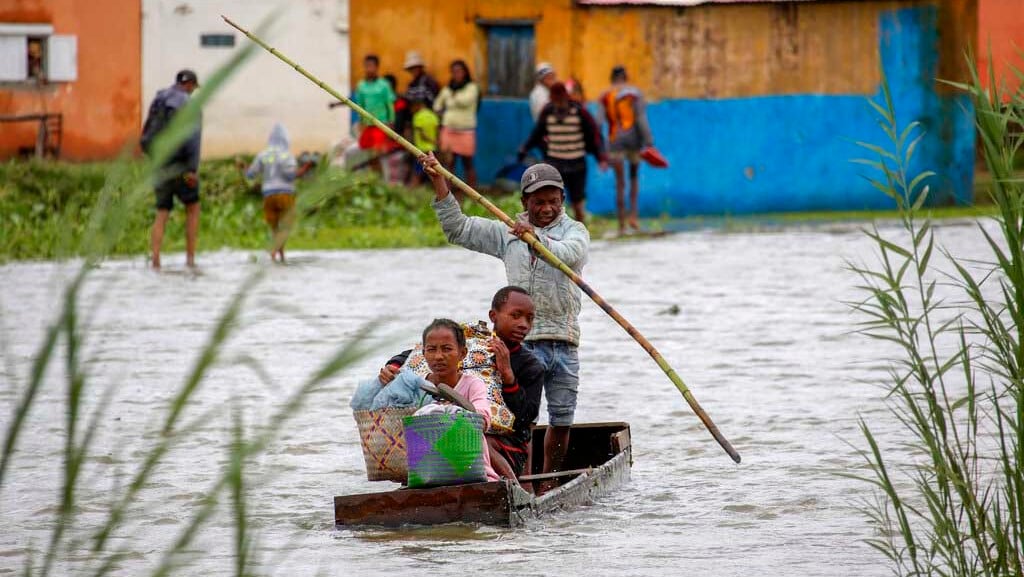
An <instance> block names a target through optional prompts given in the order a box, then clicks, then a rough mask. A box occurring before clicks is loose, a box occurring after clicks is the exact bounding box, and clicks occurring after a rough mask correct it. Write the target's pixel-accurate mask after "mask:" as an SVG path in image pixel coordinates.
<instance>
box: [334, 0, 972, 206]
mask: <svg viewBox="0 0 1024 577" xmlns="http://www.w3.org/2000/svg"><path fill="white" fill-rule="evenodd" d="M442 5H443V7H444V9H441V8H442ZM351 13H352V21H353V35H352V64H353V66H358V65H359V59H360V58H361V57H362V55H363V54H365V53H367V52H375V53H377V54H379V55H381V57H382V66H383V69H384V71H385V72H388V71H390V72H393V73H395V74H396V75H398V76H399V77H400V78H401V77H402V76H404V75H403V74H402V72H401V62H402V57H403V55H404V53H405V51H406V50H410V49H416V50H419V51H421V53H423V54H424V56H425V58H427V60H428V62H429V63H431V64H432V65H433V66H432V67H433V69H434V70H435V71H440V74H438V76H439V79H441V80H442V81H443V80H444V79H443V78H440V77H443V76H446V75H445V74H444V69H445V66H446V64H447V62H448V61H449V60H451V59H452V58H456V57H461V58H466V59H467V60H468V61H469V62H470V64H471V66H472V67H473V68H474V72H475V73H476V75H477V76H478V77H479V78H480V79H481V80H482V81H483V83H484V85H486V77H485V68H486V66H485V65H486V62H484V61H483V58H484V55H485V54H486V46H485V42H486V37H485V34H484V31H483V27H482V26H480V25H479V21H480V20H481V19H483V20H485V21H491V20H500V19H515V20H533V21H535V30H536V39H537V54H536V60H537V61H541V60H547V61H550V62H552V63H553V64H554V65H555V67H556V68H557V69H558V71H559V73H560V75H561V76H563V77H566V76H569V75H573V76H575V77H577V78H579V79H580V80H581V81H582V83H583V85H584V86H585V88H586V93H587V96H588V97H589V98H591V99H594V98H596V97H597V96H598V95H599V93H600V92H601V91H602V90H603V89H604V88H605V87H606V86H607V83H608V74H609V70H610V69H611V67H612V66H614V65H615V64H620V63H621V64H625V65H626V66H627V67H628V68H629V70H630V73H631V77H632V81H633V82H634V83H636V84H637V85H638V86H640V87H641V88H642V89H643V90H645V91H646V93H647V95H648V97H649V99H650V100H651V104H650V107H649V114H650V118H651V123H652V125H653V127H654V136H655V142H656V144H657V145H658V148H659V149H660V150H661V151H662V153H663V154H664V155H665V156H666V157H667V158H668V160H669V161H670V163H671V168H670V169H668V170H663V171H657V170H653V169H649V168H644V169H643V171H642V190H643V193H642V195H641V201H642V208H643V210H644V212H645V213H646V214H657V213H662V212H667V213H671V214H674V215H683V214H692V213H742V212H755V211H756V212H761V211H778V210H810V209H855V208H877V207H883V206H891V202H890V201H889V200H888V199H887V198H885V197H884V196H883V195H882V194H881V193H879V192H877V191H875V190H874V189H873V188H871V187H870V185H868V184H867V183H865V182H864V181H863V179H862V178H860V174H861V173H862V172H863V170H862V167H860V166H858V165H854V164H851V163H850V162H849V160H850V159H853V158H857V157H862V156H864V154H865V153H864V152H863V151H862V149H860V148H859V147H857V146H856V145H854V144H853V141H855V140H864V141H867V142H872V143H876V144H879V145H885V144H886V143H884V142H883V138H884V135H883V133H882V132H881V130H880V129H879V128H878V127H877V123H876V119H875V117H874V116H873V115H872V112H871V108H870V107H869V105H868V103H867V99H868V98H871V97H875V98H877V97H878V95H879V94H880V85H881V70H882V69H883V68H884V70H885V71H886V74H887V75H888V78H889V82H890V84H891V85H892V88H893V94H894V98H895V105H896V108H897V111H898V113H899V116H900V120H901V122H904V123H907V122H910V121H914V120H916V121H919V122H921V123H922V125H923V127H924V129H925V130H926V131H927V135H926V137H925V139H924V141H923V142H922V144H921V145H920V147H919V149H918V154H917V163H918V166H920V167H925V168H928V169H931V170H935V171H936V172H938V173H940V176H939V177H936V178H934V179H933V180H932V182H930V185H931V187H932V190H933V201H934V202H936V203H949V202H961V203H962V202H969V201H970V197H971V182H972V180H973V168H972V167H973V162H972V161H973V146H974V137H973V131H972V118H971V117H972V113H971V112H970V111H969V109H968V110H967V111H965V110H964V106H967V105H968V103H967V101H966V99H964V98H963V97H962V96H960V95H958V94H955V92H954V91H953V90H952V89H949V88H947V87H945V86H944V85H941V84H937V83H936V81H935V79H936V78H946V79H954V80H962V79H964V78H966V75H967V73H966V66H965V64H964V61H963V56H962V55H963V50H964V48H965V47H967V46H970V45H972V44H973V42H974V35H975V33H976V27H977V0H904V1H897V0H861V1H857V2H799V3H791V2H771V3H765V2H762V3H751V4H740V5H714V4H712V5H703V6H699V7H692V8H685V9H684V8H672V7H664V6H645V7H641V6H622V7H604V6H602V7H596V6H594V7H580V6H577V5H576V4H575V3H574V2H572V1H571V0H561V1H559V2H538V1H532V0H505V1H503V2H501V3H496V2H484V1H474V0H463V1H449V2H438V1H434V2H430V1H427V2H414V1H412V0H394V1H392V2H388V3H387V4H384V5H381V4H378V3H375V2H369V1H368V0H353V1H352V3H351ZM410 22H416V23H417V33H416V34H415V35H412V36H397V35H388V34H381V33H379V31H380V30H388V29H394V28H398V27H402V26H408V25H409V23H410ZM426 39H430V42H429V43H428V42H427V41H426ZM354 69H356V68H354ZM403 80H404V78H403ZM529 128H530V120H529V116H528V114H527V109H526V106H525V102H524V101H518V100H510V99H485V101H484V105H483V107H482V109H481V117H480V124H479V129H478V135H477V136H478V146H479V156H478V165H479V167H480V175H481V179H482V181H484V182H486V181H488V180H489V179H490V178H492V177H493V175H494V173H495V172H496V171H497V169H498V168H499V167H500V166H502V164H504V163H505V162H508V161H509V160H510V159H511V158H512V156H513V155H514V152H515V150H516V148H517V147H518V145H519V143H520V142H521V141H522V139H523V138H525V135H526V133H527V131H528V130H529ZM592 168H593V167H592ZM613 190H614V188H613V185H612V180H611V177H610V175H599V174H597V171H596V170H592V171H591V177H590V179H589V185H588V192H589V196H590V202H589V207H590V208H591V209H592V210H594V211H596V212H611V211H613V210H614V201H613V196H614V195H613Z"/></svg>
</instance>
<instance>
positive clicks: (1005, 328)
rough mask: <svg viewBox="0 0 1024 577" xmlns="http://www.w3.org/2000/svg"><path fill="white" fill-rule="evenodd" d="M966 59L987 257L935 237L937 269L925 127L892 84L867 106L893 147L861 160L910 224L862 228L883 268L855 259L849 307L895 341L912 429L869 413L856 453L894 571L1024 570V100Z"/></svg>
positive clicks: (901, 393) (901, 400)
mask: <svg viewBox="0 0 1024 577" xmlns="http://www.w3.org/2000/svg"><path fill="white" fill-rule="evenodd" d="M970 66H971V74H972V81H971V82H970V83H948V84H951V85H953V86H956V87H958V88H960V89H962V90H965V91H967V92H968V93H969V94H970V95H971V98H972V100H973V103H974V107H975V110H976V111H977V126H978V133H979V140H980V142H981V143H982V145H983V150H984V152H985V156H986V163H987V164H988V165H989V167H990V170H992V172H993V176H994V178H993V187H992V197H993V201H994V202H995V204H996V205H997V206H998V207H999V213H998V215H997V217H996V218H995V224H996V225H997V226H996V227H986V226H979V233H980V234H981V235H983V237H984V239H985V241H986V244H987V247H988V249H989V250H988V254H987V255H986V257H983V260H984V261H988V263H989V264H985V263H983V262H979V261H977V260H975V261H970V262H967V261H962V260H958V259H957V258H956V257H955V255H953V254H952V253H951V252H950V251H948V250H946V249H944V248H942V247H940V248H939V253H940V254H941V255H942V256H943V260H945V261H946V262H948V263H949V264H950V265H951V267H952V269H953V270H952V271H950V272H941V271H936V270H933V267H934V259H933V256H934V255H935V252H936V251H935V247H936V244H937V243H936V240H935V237H934V230H933V227H932V225H931V222H930V221H929V220H928V218H927V216H922V215H921V214H920V212H919V211H920V210H921V208H922V207H923V206H924V205H925V203H926V202H927V197H928V186H927V185H926V184H925V183H926V182H927V181H928V179H929V178H930V177H932V176H935V174H934V173H933V172H931V171H921V172H919V173H917V174H913V175H912V174H910V173H909V171H908V166H909V165H910V163H911V161H912V158H913V155H914V152H915V151H916V147H917V144H918V142H920V139H921V135H917V136H914V134H915V131H916V130H917V129H918V128H919V127H918V126H916V124H913V123H912V124H910V125H908V126H906V127H904V128H902V129H901V130H898V128H897V126H896V124H895V118H896V114H895V111H894V110H893V109H892V101H891V99H890V98H889V92H888V88H887V87H883V97H884V98H883V100H884V102H885V104H884V106H883V105H880V104H879V103H877V102H872V103H871V106H872V107H873V108H874V109H875V111H876V112H878V114H879V116H880V121H879V122H880V124H881V125H882V128H883V130H884V132H885V134H886V135H887V136H888V137H889V138H890V142H891V144H892V148H890V149H888V150H885V149H881V148H880V147H878V146H875V145H869V144H862V146H863V148H864V149H865V150H867V151H868V152H870V153H871V154H872V156H873V157H872V158H871V159H858V160H857V161H856V162H858V163H859V164H862V165H864V166H866V167H868V168H869V169H871V170H872V171H874V174H872V175H870V176H869V177H868V178H869V180H870V181H871V182H872V184H873V185H874V186H875V187H876V188H877V189H879V190H881V191H882V192H885V193H886V194H888V195H889V196H890V197H891V198H894V199H895V200H896V202H897V205H898V207H899V210H900V223H901V225H902V230H901V231H900V233H898V234H892V235H882V234H881V233H879V231H878V230H877V229H872V230H869V231H866V234H867V235H868V237H869V238H871V239H872V240H873V241H874V242H875V244H876V246H877V254H878V257H879V265H878V266H877V267H873V268H869V267H868V266H866V265H857V266H854V265H851V266H850V268H851V269H852V270H853V271H854V272H856V273H857V275H858V277H859V279H860V281H861V282H862V286H861V289H862V290H863V291H864V292H865V295H866V296H865V298H864V300H863V301H861V302H858V303H852V305H851V306H852V307H853V308H854V310H856V311H858V312H859V313H861V314H864V315H865V316H866V317H867V320H866V321H865V322H864V323H863V324H862V325H861V327H862V329H861V332H862V333H863V334H865V335H867V336H869V337H871V338H875V339H879V340H883V341H886V342H889V343H893V344H894V345H896V346H897V349H895V350H896V351H897V352H896V353H894V356H893V357H892V358H890V359H889V361H890V363H891V367H892V369H891V373H890V379H891V383H890V387H889V390H890V394H889V396H888V397H887V399H888V403H889V407H890V410H891V415H892V417H893V418H894V419H895V420H896V423H897V424H898V425H899V426H900V427H901V428H902V429H903V430H904V432H905V433H906V434H907V435H908V436H909V437H910V438H911V439H912V440H911V441H910V442H909V443H908V444H907V445H905V446H904V447H902V449H903V450H905V451H907V452H906V453H902V455H901V453H896V452H892V451H890V450H887V449H885V448H883V447H882V446H881V445H880V444H879V442H878V440H877V439H876V438H875V437H874V435H873V434H872V431H871V429H870V428H869V427H868V425H867V424H866V423H863V422H862V426H861V429H862V433H863V435H864V439H865V440H866V442H867V445H868V447H869V450H867V451H861V454H862V455H863V456H864V458H865V459H866V461H867V462H868V464H869V466H870V468H871V470H872V471H873V473H874V475H873V476H872V477H869V478H866V479H864V481H865V482H867V483H870V484H871V485H872V486H873V487H874V488H875V489H876V491H877V493H876V500H875V502H874V504H873V505H872V506H871V507H869V508H868V510H867V511H866V516H867V519H868V521H869V522H870V523H871V524H872V525H873V526H874V527H875V528H876V529H877V530H878V532H879V534H881V535H883V537H879V538H873V539H870V540H869V541H868V544H869V545H870V546H871V547H873V548H875V549H876V550H878V551H879V552H881V553H882V554H883V555H884V556H885V558H886V559H887V560H888V562H889V563H890V564H891V566H892V569H893V571H894V572H895V573H896V574H898V575H942V576H947V575H948V576H965V577H966V576H975V575H986V576H1003V575H1022V565H1021V560H1022V555H1024V525H1022V523H1024V506H1022V503H1024V472H1022V470H1021V457H1022V456H1024V386H1022V383H1024V374H1022V370H1024V368H1022V367H1024V345H1022V343H1024V246H1022V239H1024V234H1022V233H1024V231H1022V226H1024V219H1022V215H1024V211H1022V207H1024V195H1022V192H1024V190H1022V187H1021V183H1020V182H1019V181H1020V179H1019V178H1014V175H1013V172H1012V164H1013V163H1012V159H1013V158H1014V157H1015V155H1016V154H1017V151H1018V150H1020V147H1021V145H1022V139H1024V135H1022V134H1020V133H1019V132H1016V133H1015V132H1011V131H1009V130H1008V127H1009V126H1013V125H1016V126H1020V125H1021V122H1022V120H1024V118H1021V116H1020V111H1021V110H1022V104H1024V103H1022V101H1021V94H1017V95H1015V98H1014V100H1012V101H1011V102H1010V104H1009V105H1004V104H1003V101H1004V100H1003V97H1002V96H1001V95H1000V94H999V91H998V88H995V87H994V80H992V79H990V81H991V82H992V83H990V85H989V86H990V87H991V88H983V87H982V86H981V84H980V82H979V80H978V76H977V72H976V70H975V68H974V65H973V62H970ZM979 268H980V269H981V271H980V272H977V271H978V269H979ZM940 280H941V285H940ZM940 286H942V287H944V289H945V290H946V291H947V292H948V291H950V290H951V291H953V292H954V293H955V295H954V296H952V297H948V298H949V299H950V300H951V301H954V302H956V303H957V304H956V306H955V307H952V306H947V305H945V304H944V301H942V300H937V297H936V293H937V292H939V291H938V290H937V288H938V287H940ZM957 296H959V298H957ZM986 385H988V386H987V387H986ZM986 389H988V390H989V392H987V393H982V392H979V391H985V390H986ZM993 440H995V441H996V442H994V443H993V442H992V441H993ZM908 455H909V457H908Z"/></svg>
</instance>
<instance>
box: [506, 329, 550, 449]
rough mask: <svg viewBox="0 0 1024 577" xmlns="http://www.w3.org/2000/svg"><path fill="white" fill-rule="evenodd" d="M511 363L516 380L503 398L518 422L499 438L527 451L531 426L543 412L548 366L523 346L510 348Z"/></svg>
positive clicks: (509, 386)
mask: <svg viewBox="0 0 1024 577" xmlns="http://www.w3.org/2000/svg"><path fill="white" fill-rule="evenodd" d="M509 364H510V365H511V366H512V374H514V375H515V376H516V380H515V382H513V383H511V384H508V385H502V386H501V396H502V398H504V399H505V405H506V406H507V407H508V410H510V411H512V414H513V415H515V416H516V420H515V422H514V424H513V425H512V433H510V434H508V435H499V436H498V438H499V439H502V440H508V441H512V443H510V444H514V445H516V446H518V447H519V448H521V449H522V450H524V451H525V450H526V444H527V443H528V442H529V441H530V427H531V426H532V425H533V422H534V421H536V420H537V415H538V414H539V413H540V396H541V393H542V392H543V391H544V367H543V366H542V365H541V364H540V361H538V360H537V357H535V356H534V354H533V353H531V352H530V351H528V350H526V349H524V348H523V345H522V344H517V345H515V346H514V347H509Z"/></svg>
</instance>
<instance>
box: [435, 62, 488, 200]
mask: <svg viewBox="0 0 1024 577" xmlns="http://www.w3.org/2000/svg"><path fill="white" fill-rule="evenodd" d="M449 69H450V70H451V75H452V76H451V80H450V81H449V82H448V85H447V86H445V87H444V88H442V89H441V93H440V94H438V95H437V100H435V101H434V110H435V111H437V112H438V113H440V114H441V142H440V144H439V147H440V151H441V156H442V157H443V158H444V159H445V161H444V163H445V164H446V165H447V166H448V168H449V169H450V170H452V171H454V170H455V161H457V160H461V161H462V171H463V173H464V174H465V176H464V178H465V179H466V182H467V183H468V184H469V186H471V187H473V188H476V167H475V164H474V163H473V158H474V157H475V156H476V115H477V111H478V110H479V109H480V87H479V86H477V84H476V82H473V77H472V76H471V75H470V73H469V66H468V65H466V62H465V61H463V60H456V61H454V62H452V65H451V66H450V67H449Z"/></svg>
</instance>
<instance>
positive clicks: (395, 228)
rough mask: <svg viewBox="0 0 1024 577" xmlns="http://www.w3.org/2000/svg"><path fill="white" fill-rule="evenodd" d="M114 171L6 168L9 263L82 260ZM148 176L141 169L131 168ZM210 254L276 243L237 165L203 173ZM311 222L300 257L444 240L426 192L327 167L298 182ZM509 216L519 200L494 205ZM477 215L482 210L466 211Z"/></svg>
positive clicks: (176, 240)
mask: <svg viewBox="0 0 1024 577" xmlns="http://www.w3.org/2000/svg"><path fill="white" fill-rule="evenodd" d="M112 166H113V165H112V163H94V164H67V163H42V162H27V163H26V162H8V163H5V164H0V259H4V260H10V259H28V258H60V257H64V256H68V255H70V254H73V253H74V251H73V250H71V249H69V248H68V247H75V246H78V244H79V240H80V239H81V236H82V234H83V233H84V231H85V227H86V223H87V222H88V221H89V218H90V215H91V213H92V211H93V209H94V207H95V206H96V201H97V199H98V198H99V195H100V191H101V189H102V188H103V185H104V182H105V180H106V178H107V174H108V173H109V172H110V170H112ZM129 170H136V171H139V172H140V173H141V171H142V170H143V168H142V166H141V165H138V166H136V165H129ZM200 179H201V183H202V184H201V194H202V202H203V204H202V211H203V212H202V221H201V223H202V224H201V229H200V246H201V249H202V250H216V249H219V248H224V247H233V248H242V249H260V248H263V247H264V246H265V245H266V243H267V238H268V237H267V229H266V226H265V225H264V223H263V220H262V197H261V196H260V193H259V189H258V188H257V187H253V186H252V185H250V184H247V183H246V182H245V181H244V179H243V178H242V176H241V174H240V172H239V170H238V169H237V168H236V167H235V166H234V164H233V163H232V162H230V161H226V160H218V161H209V162H204V163H203V164H202V166H201V168H200ZM298 188H299V198H300V199H302V200H301V201H300V206H302V218H301V219H300V221H299V224H298V227H297V230H295V231H294V233H293V235H292V237H291V240H290V241H289V246H290V247H291V248H297V249H306V248H391V247H411V246H438V245H442V244H444V236H443V235H442V233H441V231H440V229H439V228H438V226H437V221H436V219H435V217H434V214H433V211H432V210H431V208H430V198H431V193H430V192H429V191H428V190H427V189H417V190H409V189H406V188H398V187H389V186H385V185H383V184H382V183H381V182H380V181H379V180H378V179H377V178H376V177H375V176H373V175H369V174H365V173H362V174H350V173H346V172H343V171H340V170H336V169H332V168H324V169H322V170H321V171H319V172H318V173H317V174H316V175H314V176H313V177H311V178H308V179H304V180H302V181H300V183H299V186H298ZM494 200H495V202H497V203H498V204H499V206H501V207H502V208H503V209H505V210H506V211H515V210H516V209H517V207H518V201H517V200H516V199H515V198H513V197H510V196H505V197H498V198H495V199H494ZM135 202H136V203H137V204H139V206H135V207H133V210H132V211H131V215H132V216H131V218H130V220H129V222H128V223H126V224H127V226H126V227H125V231H124V234H123V236H122V237H121V238H120V239H119V241H118V242H117V244H116V245H115V246H114V250H113V253H114V254H118V255H133V254H146V252H147V251H148V248H149V247H148V243H149V227H150V224H151V222H152V218H153V209H152V207H151V203H152V200H151V199H141V200H136V201H135ZM467 212H469V213H471V214H481V215H482V214H484V212H483V211H482V209H480V208H478V207H476V206H471V207H467ZM183 247H184V214H183V211H181V210H176V211H174V212H173V213H172V219H171V222H170V224H169V226H168V234H167V237H166V239H165V250H170V251H175V250H181V249H183Z"/></svg>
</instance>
